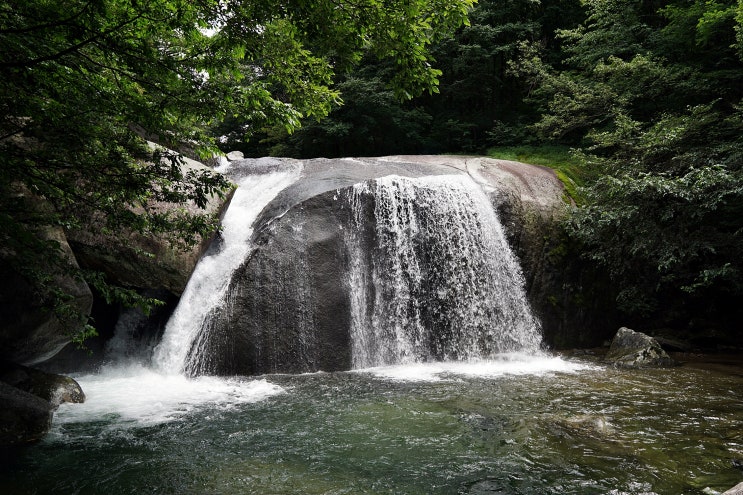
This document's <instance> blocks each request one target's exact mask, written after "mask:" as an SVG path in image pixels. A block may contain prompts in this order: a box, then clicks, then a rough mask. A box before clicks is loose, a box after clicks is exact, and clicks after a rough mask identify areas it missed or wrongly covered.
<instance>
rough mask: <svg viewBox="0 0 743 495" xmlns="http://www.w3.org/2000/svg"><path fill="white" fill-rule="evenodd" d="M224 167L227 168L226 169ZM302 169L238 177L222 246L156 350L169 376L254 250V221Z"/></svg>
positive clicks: (195, 277)
mask: <svg viewBox="0 0 743 495" xmlns="http://www.w3.org/2000/svg"><path fill="white" fill-rule="evenodd" d="M226 167H229V165H227V166H226ZM226 167H225V168H226ZM220 171H222V172H229V170H228V169H227V170H224V169H222V170H220ZM300 173H301V169H300V168H299V167H293V168H290V169H288V170H278V171H274V172H271V173H266V174H260V175H248V176H245V177H242V178H240V179H238V180H237V182H238V186H239V187H238V189H237V191H236V192H235V195H234V197H233V198H232V202H231V203H230V205H229V208H228V209H227V212H226V214H225V216H224V218H223V220H222V234H221V235H222V241H223V242H222V248H221V250H220V251H219V252H216V253H212V254H209V255H206V256H204V257H203V258H202V259H201V260H200V261H199V263H198V265H196V269H195V270H194V272H193V274H192V275H191V278H190V279H189V281H188V285H187V286H186V289H185V290H184V291H183V295H182V296H181V300H180V302H179V304H178V307H177V308H176V310H175V312H174V313H173V315H172V316H171V318H170V320H169V321H168V324H167V326H166V328H165V333H164V334H163V338H162V341H161V342H160V344H159V345H158V346H157V348H156V349H155V354H154V357H153V364H154V366H155V367H156V368H157V369H159V370H160V371H162V372H164V373H170V374H182V373H183V372H184V370H185V368H186V365H187V363H186V359H187V358H188V355H189V352H191V347H192V345H193V343H194V341H196V339H197V337H198V335H199V332H200V331H201V330H202V329H203V328H204V327H205V323H206V321H207V318H208V317H209V314H210V312H211V311H212V310H213V309H214V308H216V307H218V306H219V305H220V304H222V303H223V301H224V300H225V298H226V291H227V287H228V285H229V282H230V275H231V274H232V273H233V272H234V271H235V270H236V269H237V268H238V266H240V263H242V262H243V261H244V260H245V259H246V257H247V255H248V253H249V252H250V251H251V250H252V249H253V246H252V245H251V243H250V236H251V235H252V233H253V222H254V221H255V219H256V218H257V216H258V215H259V214H260V212H261V210H263V208H264V207H265V206H266V205H267V204H268V203H269V202H270V201H271V200H272V199H273V198H275V197H276V195H277V194H278V193H279V192H281V191H282V190H283V189H285V188H286V187H287V186H289V185H291V184H292V183H294V181H296V180H297V178H298V177H299V174H300Z"/></svg>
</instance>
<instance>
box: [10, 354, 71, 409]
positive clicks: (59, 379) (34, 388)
mask: <svg viewBox="0 0 743 495" xmlns="http://www.w3.org/2000/svg"><path fill="white" fill-rule="evenodd" d="M0 381H3V382H5V383H7V384H8V385H11V386H13V387H15V388H17V389H20V390H22V391H24V392H28V393H30V394H33V395H35V396H37V397H39V398H41V399H44V400H46V401H47V402H49V403H50V404H51V405H52V407H53V408H55V409H56V408H57V407H58V406H59V405H60V404H61V403H63V402H72V403H81V402H85V393H84V392H83V390H82V388H81V387H80V384H78V383H77V382H76V381H75V380H74V379H72V378H70V377H69V376H64V375H56V374H53V373H46V372H44V371H40V370H37V369H33V368H28V367H26V366H21V365H17V364H10V363H8V364H5V365H4V366H0Z"/></svg>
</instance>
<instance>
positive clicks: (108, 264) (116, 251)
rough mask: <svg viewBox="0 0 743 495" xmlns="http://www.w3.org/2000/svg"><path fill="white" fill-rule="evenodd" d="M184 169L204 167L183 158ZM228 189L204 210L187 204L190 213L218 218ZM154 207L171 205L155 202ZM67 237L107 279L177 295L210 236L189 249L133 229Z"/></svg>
mask: <svg viewBox="0 0 743 495" xmlns="http://www.w3.org/2000/svg"><path fill="white" fill-rule="evenodd" d="M184 161H185V167H186V168H187V169H194V170H200V169H204V170H205V169H207V168H208V167H206V166H205V165H202V164H201V163H199V162H196V161H194V160H190V159H188V158H184ZM233 192H234V191H231V192H230V194H229V195H228V196H227V197H226V198H218V197H213V198H212V199H211V200H210V201H209V203H208V204H207V206H206V208H205V209H204V210H199V209H198V208H197V206H196V205H195V204H189V205H186V206H185V208H186V210H187V211H188V212H189V213H204V214H206V215H209V216H213V217H217V218H218V217H220V216H221V215H222V213H223V211H224V209H225V208H226V207H227V205H228V204H229V200H230V198H231V194H232V193H233ZM151 207H154V208H155V209H157V208H160V209H167V208H170V207H171V206H170V205H167V204H154V205H151ZM67 238H68V239H69V242H70V245H71V246H72V249H73V251H74V252H75V256H76V257H77V260H78V262H79V263H80V265H81V266H84V267H86V268H91V269H94V270H99V271H101V272H103V273H105V274H106V276H107V278H108V279H109V280H112V281H115V282H116V283H118V284H121V285H124V286H128V287H135V288H139V289H148V290H161V289H164V290H167V291H169V292H171V293H173V294H176V295H178V294H180V293H182V292H183V289H184V288H185V286H186V282H188V277H189V276H190V275H191V273H192V272H193V269H194V267H195V266H196V263H197V262H198V260H199V258H200V257H201V255H202V254H203V253H204V251H205V250H206V248H207V247H208V245H209V243H210V242H211V239H204V240H203V241H202V242H201V243H199V244H198V245H196V246H194V247H192V248H191V249H188V250H182V249H179V248H178V247H177V246H174V245H173V244H172V243H170V242H169V241H167V240H166V239H163V238H159V237H155V236H143V235H140V234H137V233H132V232H117V233H114V234H110V235H102V234H93V233H91V232H82V231H72V232H67Z"/></svg>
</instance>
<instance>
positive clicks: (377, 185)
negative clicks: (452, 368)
mask: <svg viewBox="0 0 743 495" xmlns="http://www.w3.org/2000/svg"><path fill="white" fill-rule="evenodd" d="M350 203H351V207H352V210H353V211H354V227H355V228H354V229H353V233H352V234H351V235H350V239H349V250H350V258H351V266H350V283H349V285H350V287H351V291H352V294H351V308H352V309H351V310H352V329H351V333H352V346H353V354H352V355H353V366H354V367H355V368H366V367H371V366H380V365H389V364H405V363H411V362H421V361H432V360H472V359H482V358H488V357H492V356H494V355H495V354H497V353H507V352H526V353H534V352H536V351H538V350H539V348H540V345H541V335H540V330H539V323H538V321H537V320H536V318H535V317H534V316H533V315H532V313H531V310H530V308H529V305H528V303H527V301H526V297H525V293H524V288H523V287H524V280H523V277H522V274H521V269H520V267H519V265H518V262H517V260H516V258H515V256H514V255H513V253H512V251H511V249H510V247H509V245H508V242H507V241H506V238H505V235H504V232H503V228H502V226H501V224H500V221H499V219H498V217H497V215H496V213H495V211H494V210H493V207H492V205H491V204H490V202H489V200H488V198H487V196H486V195H485V193H484V192H483V191H482V189H481V188H480V187H479V186H478V185H477V184H475V183H474V182H473V181H472V180H471V179H470V178H469V177H468V176H465V175H456V176H455V175H443V176H429V177H423V178H418V179H410V178H404V177H399V176H388V177H383V178H380V179H377V180H374V181H368V182H364V183H361V184H357V185H355V186H354V187H353V190H352V193H351V197H350ZM365 205H366V206H365ZM370 209H373V212H372V211H369V210H370ZM370 223H371V224H373V225H374V227H373V229H371V231H369V230H370V229H369V227H368V225H369V224H370Z"/></svg>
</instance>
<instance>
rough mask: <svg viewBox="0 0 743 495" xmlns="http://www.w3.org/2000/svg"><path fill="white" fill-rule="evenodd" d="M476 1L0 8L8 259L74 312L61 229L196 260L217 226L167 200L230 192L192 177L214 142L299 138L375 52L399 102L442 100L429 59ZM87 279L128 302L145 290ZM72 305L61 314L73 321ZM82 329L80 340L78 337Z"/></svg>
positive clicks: (53, 302) (219, 182) (1, 193)
mask: <svg viewBox="0 0 743 495" xmlns="http://www.w3.org/2000/svg"><path fill="white" fill-rule="evenodd" d="M471 3H472V2H471V0H418V1H412V2H411V1H402V0H392V1H386V2H384V3H382V2H378V1H377V0H356V1H354V2H352V3H347V2H336V1H332V0H331V1H320V2H304V1H288V2H273V1H258V2H254V1H241V0H236V1H230V2H224V1H221V0H200V1H198V2H190V1H186V0H147V1H140V0H70V1H66V2H53V1H48V0H30V1H25V2H14V1H13V2H10V1H7V0H5V1H0V44H1V45H2V47H3V49H2V52H0V69H1V71H0V108H2V117H1V118H0V232H1V234H0V243H2V245H3V247H2V252H1V253H0V254H2V260H3V262H4V263H8V264H10V265H11V266H12V267H13V268H14V269H15V270H17V271H19V272H21V273H23V274H24V275H25V276H27V277H29V278H30V279H32V280H33V282H34V283H35V284H36V285H37V287H38V290H39V294H38V296H39V298H41V299H44V300H47V301H48V302H49V305H50V307H60V301H63V300H64V297H62V295H61V294H59V291H58V286H57V285H56V284H55V282H54V280H55V278H54V276H50V274H49V273H48V272H49V270H51V271H52V272H54V273H59V274H62V273H70V272H71V271H73V272H74V268H73V267H72V266H71V265H70V264H69V262H68V261H67V260H66V258H65V257H64V256H63V254H62V252H61V250H60V247H59V244H58V243H56V242H54V241H45V240H43V239H44V238H43V236H42V235H41V233H42V232H44V231H45V230H46V229H49V228H63V229H67V230H69V229H85V230H92V231H103V232H109V231H110V232H116V231H120V230H124V229H125V230H130V231H133V232H139V233H143V234H150V233H156V234H159V235H165V236H167V237H169V238H170V239H171V240H172V241H173V242H174V243H176V244H179V245H184V246H188V245H191V244H193V243H195V242H198V240H199V238H200V236H202V235H205V234H206V233H208V232H210V231H213V229H214V228H215V223H214V219H211V218H208V217H207V216H205V215H203V214H188V213H180V212H181V211H182V210H180V209H168V210H167V211H168V212H169V213H164V211H166V210H163V209H157V208H154V207H152V205H153V204H154V203H156V202H165V203H173V204H183V203H185V202H193V203H194V204H196V205H197V206H199V207H203V206H204V205H205V204H206V202H207V201H208V199H209V198H210V197H211V196H214V195H220V194H223V193H224V191H225V190H226V188H227V187H229V185H228V184H227V182H226V181H225V180H224V179H223V178H222V177H221V176H219V175H216V174H213V173H210V172H208V171H207V172H198V173H197V172H194V171H185V170H184V168H183V167H182V166H181V165H182V163H181V159H180V158H179V156H178V155H176V154H171V153H167V152H164V151H161V150H153V149H152V148H150V147H148V146H147V144H146V142H145V140H144V138H145V137H146V138H147V139H150V140H152V141H156V142H158V143H160V144H162V145H165V146H167V147H169V148H172V149H180V150H189V151H190V152H192V153H193V154H195V155H196V156H200V157H205V156H208V155H209V154H210V153H213V152H214V151H216V147H215V146H214V141H213V138H211V137H210V135H209V133H208V130H209V128H210V126H211V125H212V124H213V123H214V122H218V121H222V120H224V119H226V118H234V117H235V116H240V118H241V123H242V126H243V132H244V134H247V135H250V134H251V133H253V132H255V131H256V129H258V128H262V127H265V126H279V127H281V128H283V129H285V130H286V131H291V130H293V129H295V128H296V127H297V126H299V124H300V120H301V119H302V118H304V117H307V116H323V115H326V114H327V113H328V112H329V111H330V109H331V108H332V107H333V106H334V105H336V104H337V103H338V102H339V101H340V99H339V93H338V91H337V90H335V89H332V88H331V83H332V77H333V74H334V69H335V68H336V67H337V68H344V67H348V66H350V64H352V63H354V62H357V61H358V60H359V59H360V57H361V55H362V54H363V53H372V54H374V55H376V56H379V57H386V58H389V59H391V60H392V66H393V71H392V76H391V80H392V81H391V82H392V85H391V88H393V91H395V92H396V93H397V94H398V95H400V96H405V97H410V96H412V95H416V94H418V93H420V92H421V91H424V90H430V91H434V90H435V85H436V82H437V78H438V76H439V75H440V71H438V70H437V69H435V68H433V67H432V66H431V65H430V63H429V60H430V56H429V54H428V49H429V47H430V45H431V43H433V42H434V41H435V40H436V39H437V38H439V37H440V36H444V35H445V34H446V33H447V32H449V31H451V30H452V29H454V28H455V27H457V26H459V25H461V24H462V23H463V22H464V21H465V20H466V14H467V11H468V9H469V8H470V6H471ZM72 275H73V276H76V277H83V278H85V279H86V280H87V281H88V282H89V283H91V284H93V285H95V286H97V287H98V289H99V290H100V291H102V292H104V293H106V294H110V295H111V296H112V297H113V298H115V299H117V300H124V302H129V303H136V304H140V303H142V304H147V303H148V302H151V301H146V300H143V299H142V298H138V297H137V295H136V293H135V292H134V291H130V290H124V289H123V288H118V289H112V288H109V287H108V282H107V281H105V280H102V279H101V278H100V277H97V276H94V275H91V274H89V273H86V272H82V271H80V272H77V273H73V274H72ZM69 309H70V308H69V306H68V305H67V306H65V305H62V309H61V310H60V314H61V313H64V312H65V311H69ZM74 331H75V330H74V329H71V332H74Z"/></svg>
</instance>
